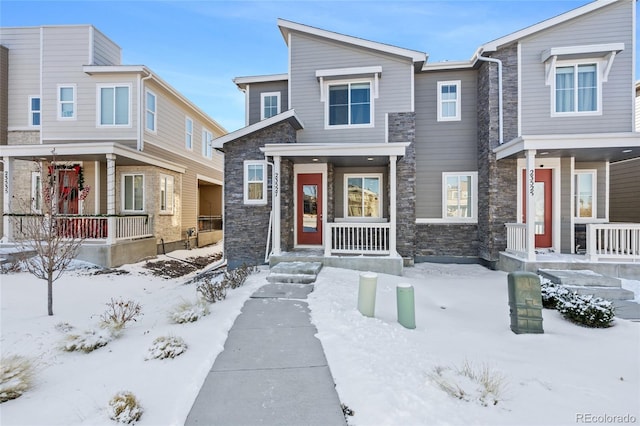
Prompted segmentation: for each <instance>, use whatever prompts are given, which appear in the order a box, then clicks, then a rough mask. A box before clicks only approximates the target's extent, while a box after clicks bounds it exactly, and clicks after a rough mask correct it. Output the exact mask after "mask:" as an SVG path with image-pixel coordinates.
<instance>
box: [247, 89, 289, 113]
mask: <svg viewBox="0 0 640 426" xmlns="http://www.w3.org/2000/svg"><path fill="white" fill-rule="evenodd" d="M268 92H279V93H280V112H283V111H286V110H288V109H289V93H288V89H287V82H286V81H270V82H266V83H252V84H251V85H250V86H249V124H253V123H257V122H258V121H260V112H261V109H262V105H261V104H260V95H261V94H262V93H268Z"/></svg>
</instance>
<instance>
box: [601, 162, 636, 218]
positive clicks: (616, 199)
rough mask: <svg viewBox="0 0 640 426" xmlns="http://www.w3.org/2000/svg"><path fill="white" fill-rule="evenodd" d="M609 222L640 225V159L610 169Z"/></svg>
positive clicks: (618, 164)
mask: <svg viewBox="0 0 640 426" xmlns="http://www.w3.org/2000/svg"><path fill="white" fill-rule="evenodd" d="M610 173H611V179H610V182H609V184H610V186H609V188H610V191H611V198H610V200H609V203H610V204H609V220H610V221H611V222H635V223H640V196H638V194H640V158H637V159H634V160H630V161H623V162H620V163H612V164H611V167H610Z"/></svg>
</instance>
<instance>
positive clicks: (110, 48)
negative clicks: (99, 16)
mask: <svg viewBox="0 0 640 426" xmlns="http://www.w3.org/2000/svg"><path fill="white" fill-rule="evenodd" d="M92 30H93V64H92V65H120V64H121V62H120V61H121V57H122V52H121V49H120V47H119V46H118V45H117V44H115V43H114V42H113V41H111V40H110V39H109V38H108V37H107V36H105V35H104V34H102V33H101V32H100V31H98V30H97V29H95V28H93V29H92ZM85 65H86V64H85Z"/></svg>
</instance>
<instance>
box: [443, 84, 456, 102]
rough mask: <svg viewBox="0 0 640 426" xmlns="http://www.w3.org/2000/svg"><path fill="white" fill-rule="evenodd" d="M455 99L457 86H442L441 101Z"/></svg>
mask: <svg viewBox="0 0 640 426" xmlns="http://www.w3.org/2000/svg"><path fill="white" fill-rule="evenodd" d="M456 97H457V86H456V85H455V84H454V85H447V86H442V100H443V101H450V100H456Z"/></svg>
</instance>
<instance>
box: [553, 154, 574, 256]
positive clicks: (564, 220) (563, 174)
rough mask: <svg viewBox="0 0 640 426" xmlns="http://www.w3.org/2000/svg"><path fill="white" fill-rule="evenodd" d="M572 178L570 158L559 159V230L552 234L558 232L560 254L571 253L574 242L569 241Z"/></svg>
mask: <svg viewBox="0 0 640 426" xmlns="http://www.w3.org/2000/svg"><path fill="white" fill-rule="evenodd" d="M572 180H573V176H572V173H571V158H570V157H564V158H561V159H560V194H561V198H560V229H559V230H556V229H554V232H558V231H559V232H560V251H561V252H562V253H571V251H572V248H573V245H574V244H575V242H574V241H573V240H572V239H571V227H572V223H573V222H572V217H571V203H572V202H573V197H571V182H572Z"/></svg>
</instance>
